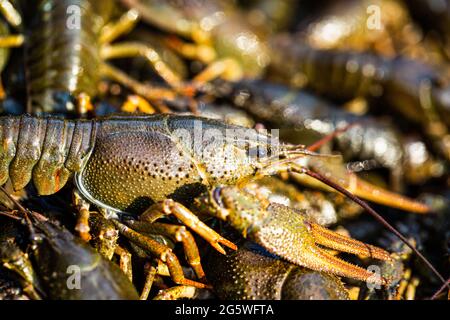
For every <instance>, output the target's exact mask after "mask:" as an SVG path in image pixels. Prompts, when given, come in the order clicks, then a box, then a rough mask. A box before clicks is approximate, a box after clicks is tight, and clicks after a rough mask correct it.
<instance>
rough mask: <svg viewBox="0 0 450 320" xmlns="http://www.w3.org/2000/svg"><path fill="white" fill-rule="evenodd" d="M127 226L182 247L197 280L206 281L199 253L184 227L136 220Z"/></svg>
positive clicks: (192, 238) (190, 235) (193, 240)
mask: <svg viewBox="0 0 450 320" xmlns="http://www.w3.org/2000/svg"><path fill="white" fill-rule="evenodd" d="M127 224H128V226H130V227H132V228H133V229H134V230H136V231H139V232H144V233H148V232H149V233H156V234H162V235H165V236H167V237H169V238H170V239H172V241H174V242H178V243H181V244H182V245H183V249H184V254H185V256H186V260H187V262H188V264H189V265H190V266H191V267H192V269H193V270H194V272H195V274H196V275H197V278H198V279H200V281H201V282H204V281H206V276H205V272H204V271H203V267H202V264H201V261H200V253H199V250H198V246H197V243H196V242H195V239H194V237H193V236H192V234H191V233H190V232H189V231H188V230H186V227H185V226H178V225H173V224H168V223H159V222H154V223H147V222H145V221H136V220H130V221H129V222H128V223H127Z"/></svg>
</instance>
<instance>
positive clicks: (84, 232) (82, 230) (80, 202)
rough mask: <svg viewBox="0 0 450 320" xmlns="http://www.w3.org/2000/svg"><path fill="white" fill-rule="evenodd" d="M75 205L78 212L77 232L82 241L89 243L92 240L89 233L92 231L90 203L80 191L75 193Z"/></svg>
mask: <svg viewBox="0 0 450 320" xmlns="http://www.w3.org/2000/svg"><path fill="white" fill-rule="evenodd" d="M73 203H74V204H75V207H76V208H77V211H78V217H77V224H76V226H75V230H76V231H77V232H78V234H79V236H80V238H81V239H83V240H84V241H86V242H88V241H89V240H91V235H90V234H89V231H90V230H91V229H90V227H89V217H90V211H89V207H90V205H89V202H87V201H85V200H84V199H83V198H82V197H81V196H80V194H79V193H78V191H74V192H73Z"/></svg>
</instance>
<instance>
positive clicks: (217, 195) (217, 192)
mask: <svg viewBox="0 0 450 320" xmlns="http://www.w3.org/2000/svg"><path fill="white" fill-rule="evenodd" d="M212 196H213V199H214V201H215V202H216V203H217V205H218V206H219V207H221V208H223V207H224V203H223V201H222V188H221V187H216V188H214V190H213V193H212Z"/></svg>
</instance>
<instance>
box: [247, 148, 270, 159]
mask: <svg viewBox="0 0 450 320" xmlns="http://www.w3.org/2000/svg"><path fill="white" fill-rule="evenodd" d="M268 154H269V150H268V149H267V148H266V147H263V146H258V147H253V148H249V149H248V156H249V157H251V158H255V159H264V158H267V156H268Z"/></svg>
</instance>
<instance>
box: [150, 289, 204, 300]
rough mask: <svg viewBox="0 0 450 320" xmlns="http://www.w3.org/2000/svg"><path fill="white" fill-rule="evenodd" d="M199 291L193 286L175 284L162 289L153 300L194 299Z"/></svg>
mask: <svg viewBox="0 0 450 320" xmlns="http://www.w3.org/2000/svg"><path fill="white" fill-rule="evenodd" d="M196 293H197V288H195V287H192V286H175V287H172V288H168V289H164V290H160V291H159V292H158V294H157V295H156V297H154V298H153V300H178V299H193V298H194V297H195V294H196Z"/></svg>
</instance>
